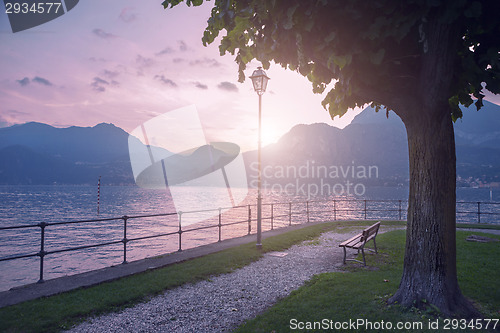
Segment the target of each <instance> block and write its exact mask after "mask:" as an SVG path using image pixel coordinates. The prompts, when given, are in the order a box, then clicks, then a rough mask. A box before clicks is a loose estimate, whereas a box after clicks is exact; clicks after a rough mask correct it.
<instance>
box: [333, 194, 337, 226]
mask: <svg viewBox="0 0 500 333" xmlns="http://www.w3.org/2000/svg"><path fill="white" fill-rule="evenodd" d="M333 220H334V221H337V201H336V200H335V199H334V200H333Z"/></svg>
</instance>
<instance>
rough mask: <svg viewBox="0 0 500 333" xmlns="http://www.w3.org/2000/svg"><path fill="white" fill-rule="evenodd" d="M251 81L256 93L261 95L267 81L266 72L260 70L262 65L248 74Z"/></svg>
mask: <svg viewBox="0 0 500 333" xmlns="http://www.w3.org/2000/svg"><path fill="white" fill-rule="evenodd" d="M250 78H251V79H252V83H253V88H254V90H255V91H256V92H257V94H259V95H262V94H263V93H264V92H265V91H266V88H267V81H269V77H268V76H267V75H266V72H264V71H263V70H262V67H258V68H257V70H255V71H254V72H253V73H252V76H250Z"/></svg>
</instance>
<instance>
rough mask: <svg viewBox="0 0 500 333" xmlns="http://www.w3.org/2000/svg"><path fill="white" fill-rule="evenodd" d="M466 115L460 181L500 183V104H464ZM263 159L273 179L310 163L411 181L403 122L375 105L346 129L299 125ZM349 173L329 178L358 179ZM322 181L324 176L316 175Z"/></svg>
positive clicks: (250, 155)
mask: <svg viewBox="0 0 500 333" xmlns="http://www.w3.org/2000/svg"><path fill="white" fill-rule="evenodd" d="M463 113H464V117H463V119H462V120H458V121H457V123H455V125H454V126H455V138H456V150H457V174H458V177H459V185H461V186H471V185H474V186H475V185H479V183H481V182H482V183H491V182H500V107H499V106H498V105H495V104H493V103H490V102H486V101H485V102H484V108H483V109H481V110H480V111H479V112H477V111H475V107H474V106H471V107H469V108H463ZM245 158H246V161H247V164H248V165H251V163H253V162H255V161H256V152H255V151H252V152H247V153H246V154H245ZM262 161H263V167H264V169H266V166H267V171H268V172H267V173H264V175H263V177H264V179H267V180H268V181H269V182H270V183H272V182H289V181H290V179H292V178H293V174H290V172H288V173H286V172H285V175H284V176H285V177H284V176H282V174H281V173H280V168H281V167H288V168H289V170H290V171H294V170H298V169H299V168H300V167H301V166H302V167H303V170H305V167H304V166H305V165H306V164H307V163H308V165H309V166H308V168H309V169H310V170H311V171H312V169H313V168H312V166H313V165H314V167H316V168H318V166H329V169H331V167H332V166H333V167H334V168H333V169H334V171H335V169H341V168H343V170H344V171H345V170H346V169H347V168H348V167H349V166H351V169H350V170H351V171H352V169H353V168H354V169H355V170H360V169H361V168H362V167H365V168H368V167H370V166H376V167H377V168H378V177H376V179H375V178H374V177H371V178H367V179H358V181H360V182H363V183H365V184H373V183H376V184H380V185H396V184H401V183H404V184H407V182H408V178H409V172H408V170H409V166H408V146H407V136H406V130H405V127H404V124H403V122H402V121H401V119H400V118H399V117H398V116H397V115H396V114H395V113H394V112H389V114H388V117H387V114H386V112H385V111H384V110H382V111H379V112H375V110H374V109H373V108H371V107H368V108H366V109H365V110H363V111H362V112H361V113H360V114H358V115H357V116H356V117H355V118H354V120H353V121H352V123H351V124H350V125H348V126H347V127H345V128H344V129H342V130H340V129H338V128H335V127H333V126H329V125H327V124H312V125H297V126H295V127H294V128H292V129H291V130H290V131H289V132H288V133H287V134H285V135H284V136H283V137H281V138H280V140H279V141H278V142H277V143H275V144H273V145H270V146H267V147H265V148H263V152H262ZM256 170H257V169H256V167H255V166H254V167H253V168H247V171H248V176H249V177H250V178H253V179H255V178H256ZM332 175H333V176H335V174H334V173H333V174H332ZM346 175H347V177H339V178H333V179H330V181H331V182H338V181H339V180H342V178H346V179H351V178H359V177H356V175H354V177H352V176H353V174H352V173H350V174H347V173H346ZM361 175H362V174H361ZM268 176H271V177H268ZM286 176H289V177H286ZM309 178H314V177H309ZM323 178H324V177H323ZM330 178H331V177H330ZM319 180H320V179H319V177H316V179H311V181H316V182H318V181H319Z"/></svg>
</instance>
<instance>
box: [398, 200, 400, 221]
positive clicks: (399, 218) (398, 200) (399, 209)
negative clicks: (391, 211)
mask: <svg viewBox="0 0 500 333" xmlns="http://www.w3.org/2000/svg"><path fill="white" fill-rule="evenodd" d="M398 201H399V220H400V221H401V200H398Z"/></svg>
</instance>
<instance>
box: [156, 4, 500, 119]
mask: <svg viewBox="0 0 500 333" xmlns="http://www.w3.org/2000/svg"><path fill="white" fill-rule="evenodd" d="M180 2H182V1H178V0H170V1H164V2H163V5H164V7H167V6H169V5H170V6H171V7H173V6H175V5H177V4H179V3H180ZM202 2H203V1H201V0H187V1H186V4H187V5H188V6H190V5H195V6H198V5H201V4H202ZM498 13H500V2H499V1H496V0H489V1H488V0H486V1H465V0H457V1H446V0H406V1H400V0H377V1H364V0H357V1H328V0H308V1H307V0H306V1H304V0H270V1H262V0H251V1H250V0H238V1H236V0H218V1H215V5H214V7H213V9H212V14H211V17H210V19H209V20H208V26H207V28H206V30H205V32H204V35H203V43H204V44H205V45H206V44H209V43H212V42H213V41H214V40H215V38H216V37H217V36H219V34H220V33H221V31H222V30H225V31H226V34H225V35H224V36H223V37H222V40H221V43H220V46H219V49H220V53H221V55H223V54H225V53H231V54H233V55H236V57H235V60H236V62H237V63H238V64H239V80H240V81H241V82H242V81H243V80H244V78H245V77H244V73H243V71H244V70H245V68H246V64H247V63H249V62H250V61H251V60H252V59H257V60H258V61H260V62H262V64H263V66H264V68H265V69H268V68H269V65H270V62H271V61H274V62H276V63H278V64H280V65H281V66H283V67H285V68H288V69H291V70H295V71H297V72H299V73H300V74H302V75H303V76H306V77H307V78H308V79H309V80H310V81H311V82H312V86H313V91H314V92H315V93H322V92H323V91H324V90H325V88H326V87H327V85H328V84H329V83H331V82H332V81H333V80H338V81H337V82H336V83H335V84H334V87H333V88H332V89H331V90H330V91H329V92H328V93H327V95H326V97H325V99H324V101H323V106H324V107H325V108H327V109H328V111H329V112H330V115H331V116H332V117H334V116H342V115H343V114H345V112H346V111H347V110H348V109H349V108H353V107H356V106H363V105H364V104H366V103H371V102H374V103H375V105H378V106H379V105H384V106H386V107H388V108H389V109H397V107H398V100H397V99H398V98H397V95H399V94H402V93H405V92H406V93H408V92H411V93H415V92H419V90H421V89H425V85H424V86H423V87H422V80H423V79H425V78H423V77H421V73H422V71H421V67H422V65H423V62H424V61H425V59H426V57H425V54H426V53H427V52H428V51H429V50H428V39H429V37H430V36H431V35H432V31H431V30H432V28H433V27H432V26H429V24H427V23H428V21H429V20H428V18H429V17H431V16H433V15H439V19H440V20H442V21H443V22H444V23H446V24H450V25H452V24H454V25H453V26H454V27H455V26H456V28H455V29H456V31H455V32H454V38H455V39H456V40H455V41H454V42H455V47H454V49H453V50H450V52H454V53H455V54H456V55H457V60H458V61H456V62H455V63H454V64H453V67H452V68H451V70H452V71H453V76H454V79H453V82H454V85H453V87H451V89H450V91H440V92H439V94H445V95H446V96H447V97H448V99H449V103H450V105H451V106H452V108H453V112H454V113H453V116H454V117H455V118H458V117H460V116H461V111H460V109H459V107H458V105H459V104H460V103H461V104H464V105H465V106H469V105H470V104H472V103H473V99H472V98H476V99H477V101H476V106H477V108H478V109H479V108H480V107H481V106H482V98H483V97H484V94H483V86H482V83H483V82H484V83H485V88H486V89H487V90H489V91H491V92H492V93H494V94H498V93H500V56H499V52H500V43H499V42H498V41H499V38H500V20H498ZM457 23H458V24H457ZM421 93H423V94H425V93H426V92H425V91H422V92H421ZM405 95H406V94H405Z"/></svg>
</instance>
